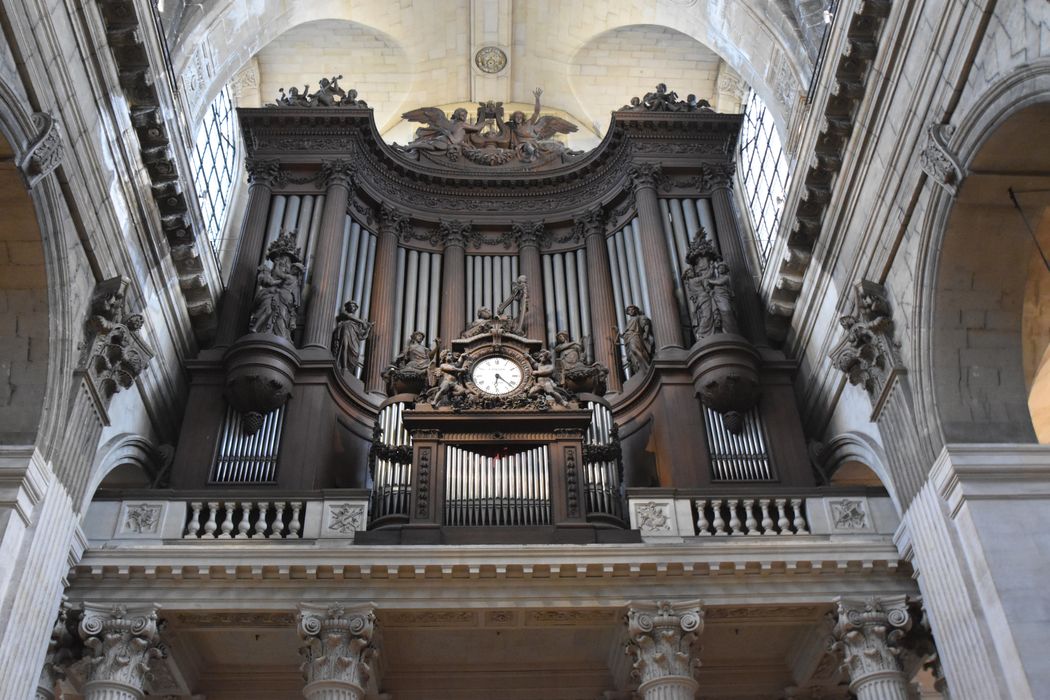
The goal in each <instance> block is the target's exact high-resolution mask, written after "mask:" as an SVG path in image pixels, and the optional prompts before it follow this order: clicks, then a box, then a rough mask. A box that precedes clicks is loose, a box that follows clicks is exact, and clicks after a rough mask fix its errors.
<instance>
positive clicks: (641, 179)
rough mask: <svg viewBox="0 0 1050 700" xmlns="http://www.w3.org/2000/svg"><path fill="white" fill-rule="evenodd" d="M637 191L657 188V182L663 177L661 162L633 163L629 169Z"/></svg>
mask: <svg viewBox="0 0 1050 700" xmlns="http://www.w3.org/2000/svg"><path fill="white" fill-rule="evenodd" d="M628 174H629V175H630V176H631V181H632V182H633V183H634V189H635V191H637V190H640V189H643V188H646V187H649V188H652V189H656V184H657V182H659V180H660V178H661V177H663V167H662V166H661V165H660V164H659V163H632V164H631V168H630V170H629V171H628Z"/></svg>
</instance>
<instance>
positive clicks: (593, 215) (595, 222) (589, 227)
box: [573, 207, 605, 238]
mask: <svg viewBox="0 0 1050 700" xmlns="http://www.w3.org/2000/svg"><path fill="white" fill-rule="evenodd" d="M573 221H574V223H575V224H576V225H578V226H580V227H582V228H583V237H584V238H587V237H588V236H605V210H604V209H602V208H601V207H592V208H590V209H588V210H587V211H585V212H583V213H582V214H580V215H578V216H577V217H576V218H575V219H574V220H573Z"/></svg>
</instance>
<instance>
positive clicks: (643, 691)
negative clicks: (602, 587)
mask: <svg viewBox="0 0 1050 700" xmlns="http://www.w3.org/2000/svg"><path fill="white" fill-rule="evenodd" d="M626 622H627V635H628V638H629V642H628V644H627V649H626V652H627V654H628V655H630V656H631V657H632V659H633V664H634V665H633V667H634V670H633V672H632V675H633V676H634V677H635V678H637V679H638V681H639V685H638V695H639V696H640V697H641V698H643V700H688V699H690V698H693V697H694V696H695V695H696V691H697V689H698V688H699V684H698V683H697V682H696V679H695V677H694V676H695V674H696V670H697V668H699V666H700V661H699V659H698V658H697V655H698V654H699V653H700V647H699V644H698V640H699V635H700V633H701V632H703V631H704V611H703V610H702V609H701V607H700V601H698V600H693V601H689V602H685V603H671V602H670V601H667V600H662V601H659V602H656V603H631V604H630V605H629V607H628V610H627V619H626Z"/></svg>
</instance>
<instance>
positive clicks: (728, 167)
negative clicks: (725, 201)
mask: <svg viewBox="0 0 1050 700" xmlns="http://www.w3.org/2000/svg"><path fill="white" fill-rule="evenodd" d="M735 172H736V166H735V165H734V164H733V163H710V164H708V165H705V166H704V171H703V188H704V189H705V190H709V191H711V192H713V191H715V190H719V189H730V190H731V189H733V174H734V173H735Z"/></svg>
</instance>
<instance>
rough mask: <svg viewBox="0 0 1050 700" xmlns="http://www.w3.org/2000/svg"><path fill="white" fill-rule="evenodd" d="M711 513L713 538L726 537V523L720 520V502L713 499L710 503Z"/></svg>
mask: <svg viewBox="0 0 1050 700" xmlns="http://www.w3.org/2000/svg"><path fill="white" fill-rule="evenodd" d="M711 511H712V512H713V513H714V515H715V536H716V537H717V536H719V535H728V534H729V533H727V532H726V521H725V520H723V519H722V501H721V499H718V498H716V499H714V500H713V501H711Z"/></svg>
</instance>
